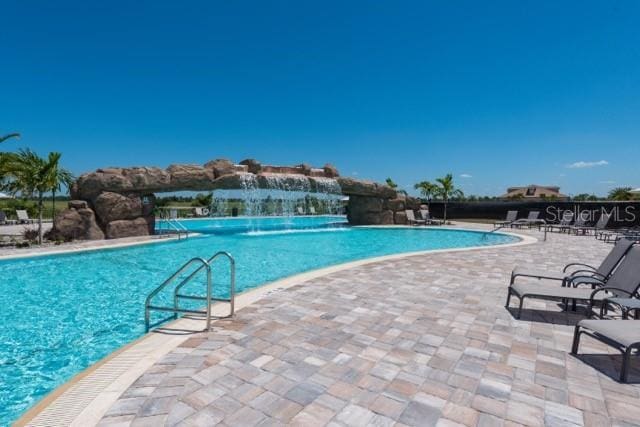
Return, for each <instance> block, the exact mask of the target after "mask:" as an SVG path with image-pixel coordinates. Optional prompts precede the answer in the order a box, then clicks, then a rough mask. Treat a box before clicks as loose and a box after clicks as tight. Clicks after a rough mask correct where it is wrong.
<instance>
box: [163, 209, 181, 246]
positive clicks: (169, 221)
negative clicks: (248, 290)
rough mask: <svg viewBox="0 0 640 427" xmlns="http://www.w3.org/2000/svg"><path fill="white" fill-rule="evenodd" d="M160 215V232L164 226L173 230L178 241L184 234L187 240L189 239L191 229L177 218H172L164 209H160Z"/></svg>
mask: <svg viewBox="0 0 640 427" xmlns="http://www.w3.org/2000/svg"><path fill="white" fill-rule="evenodd" d="M158 211H159V213H160V220H161V221H162V222H161V223H160V227H159V231H162V225H166V226H167V227H168V228H172V229H173V231H174V232H175V233H176V234H177V235H178V240H180V238H181V236H182V234H183V233H184V236H185V239H188V238H189V229H188V228H187V227H185V226H184V224H183V223H181V222H180V221H178V220H177V219H176V218H171V217H170V216H169V214H168V213H167V210H166V209H164V208H159V209H158Z"/></svg>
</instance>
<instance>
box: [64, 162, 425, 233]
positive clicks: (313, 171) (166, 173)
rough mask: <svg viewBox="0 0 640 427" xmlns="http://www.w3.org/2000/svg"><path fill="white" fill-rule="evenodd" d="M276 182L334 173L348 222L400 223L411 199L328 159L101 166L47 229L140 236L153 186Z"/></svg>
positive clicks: (313, 186)
mask: <svg viewBox="0 0 640 427" xmlns="http://www.w3.org/2000/svg"><path fill="white" fill-rule="evenodd" d="M276 175H277V179H278V182H279V183H280V184H281V185H283V186H284V187H286V188H288V189H291V190H303V191H309V192H316V191H322V189H323V188H326V183H327V182H326V180H327V179H336V181H337V182H338V184H339V185H340V187H341V191H342V193H343V194H344V195H347V196H349V198H350V199H349V204H348V211H349V215H348V218H349V222H350V223H351V224H354V225H383V224H403V223H405V222H406V217H405V215H404V209H405V208H407V207H408V208H411V207H412V206H414V205H415V206H418V205H419V203H416V200H415V199H411V198H407V197H405V196H403V195H398V194H397V193H396V191H395V190H394V189H392V188H390V187H388V186H386V185H383V184H378V183H375V182H369V181H362V180H357V179H353V178H343V177H340V175H339V173H338V170H337V169H336V168H335V167H333V166H331V165H329V164H327V165H325V166H324V167H322V168H314V167H312V166H309V165H306V164H301V165H298V166H272V165H263V164H261V163H260V162H259V161H257V160H255V159H246V160H243V161H241V162H240V163H239V164H234V163H232V162H231V161H229V160H225V159H216V160H212V161H210V162H207V163H205V164H204V165H202V166H201V165H191V164H176V165H171V166H169V167H168V168H166V169H162V168H157V167H130V168H103V169H98V170H96V171H94V172H90V173H87V174H84V175H82V176H80V177H79V178H78V180H77V181H76V182H75V183H74V185H73V186H72V188H71V197H72V198H73V199H74V200H72V201H71V202H70V203H69V209H67V210H65V211H64V212H62V213H61V214H59V215H58V216H57V217H56V218H55V220H54V226H53V231H52V235H53V236H56V237H57V238H63V239H79V240H85V239H88V240H93V239H102V238H107V239H115V238H120V237H129V236H144V235H150V234H153V233H154V230H155V215H154V208H155V196H154V193H156V192H175V191H213V190H217V189H244V188H246V185H247V180H250V181H251V183H252V185H254V186H256V187H257V188H272V187H271V186H270V185H271V182H272V180H273V178H274V176H276Z"/></svg>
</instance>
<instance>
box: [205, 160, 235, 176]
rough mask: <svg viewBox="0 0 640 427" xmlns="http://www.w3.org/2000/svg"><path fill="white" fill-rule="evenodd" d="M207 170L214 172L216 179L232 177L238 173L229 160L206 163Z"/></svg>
mask: <svg viewBox="0 0 640 427" xmlns="http://www.w3.org/2000/svg"><path fill="white" fill-rule="evenodd" d="M204 167H205V168H206V169H211V170H212V171H213V177H214V178H220V177H221V176H222V175H231V174H233V173H234V172H236V166H235V165H234V164H233V163H232V162H231V161H229V160H227V159H215V160H211V161H210V162H207V163H205V165H204Z"/></svg>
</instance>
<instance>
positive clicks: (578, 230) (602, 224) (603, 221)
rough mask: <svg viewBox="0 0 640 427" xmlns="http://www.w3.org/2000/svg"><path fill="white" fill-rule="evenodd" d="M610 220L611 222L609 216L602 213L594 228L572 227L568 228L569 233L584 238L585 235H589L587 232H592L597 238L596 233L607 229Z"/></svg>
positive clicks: (585, 226) (584, 226) (586, 226)
mask: <svg viewBox="0 0 640 427" xmlns="http://www.w3.org/2000/svg"><path fill="white" fill-rule="evenodd" d="M610 220H611V214H608V213H603V214H602V215H600V218H598V222H596V224H595V225H594V226H588V225H583V226H576V225H574V226H572V227H570V228H569V232H570V233H573V234H575V235H576V236H577V235H578V234H582V235H583V236H586V235H587V234H589V232H592V233H593V234H594V235H596V236H597V234H598V232H600V231H603V230H605V229H606V228H607V225H608V224H609V221H610Z"/></svg>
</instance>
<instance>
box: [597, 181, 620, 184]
mask: <svg viewBox="0 0 640 427" xmlns="http://www.w3.org/2000/svg"><path fill="white" fill-rule="evenodd" d="M615 183H616V182H615V181H600V184H615Z"/></svg>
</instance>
